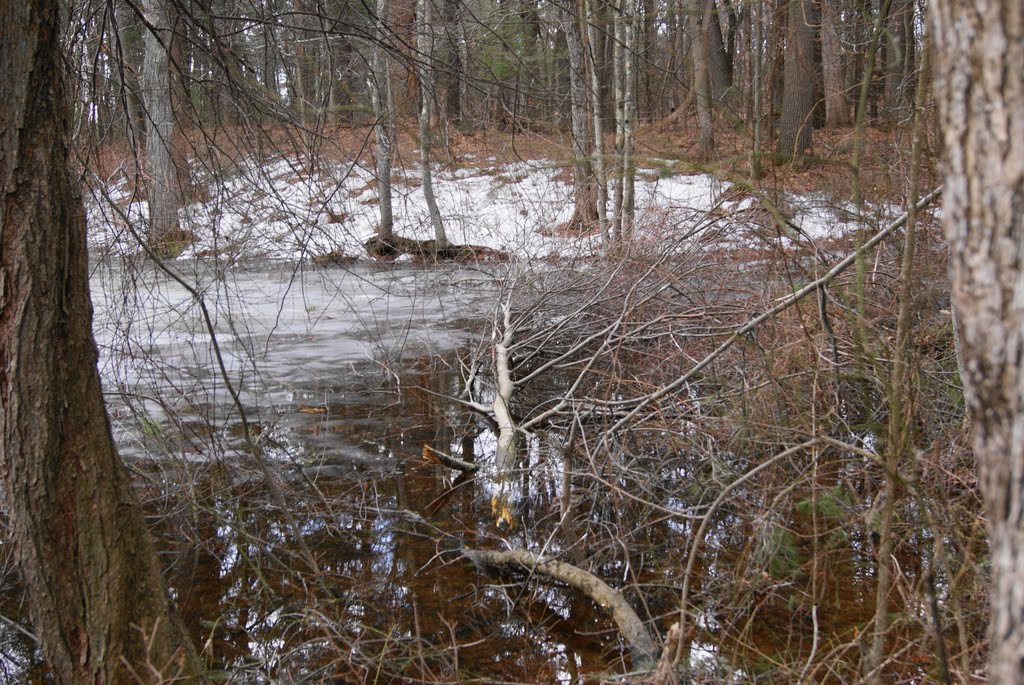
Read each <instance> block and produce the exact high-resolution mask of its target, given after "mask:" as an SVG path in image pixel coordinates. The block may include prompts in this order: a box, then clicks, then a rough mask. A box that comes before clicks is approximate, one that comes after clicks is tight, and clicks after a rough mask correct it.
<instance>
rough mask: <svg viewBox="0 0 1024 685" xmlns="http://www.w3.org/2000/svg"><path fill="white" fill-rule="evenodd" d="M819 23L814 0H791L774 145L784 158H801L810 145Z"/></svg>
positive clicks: (780, 156) (777, 152)
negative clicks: (779, 111) (815, 54)
mask: <svg viewBox="0 0 1024 685" xmlns="http://www.w3.org/2000/svg"><path fill="white" fill-rule="evenodd" d="M816 25H817V22H816V21H815V18H814V15H813V3H812V0H789V16H788V18H787V30H786V63H785V72H784V81H783V86H782V89H783V93H782V115H781V116H780V118H779V140H778V144H777V146H776V148H775V152H776V154H777V155H778V156H779V158H780V159H782V160H790V159H794V158H796V157H799V156H801V155H802V154H803V153H804V152H806V151H807V150H808V149H809V148H810V147H811V129H812V124H813V122H812V121H811V113H812V112H813V110H814V80H815V68H814V40H815V30H816V28H815V27H816Z"/></svg>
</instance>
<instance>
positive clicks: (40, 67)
mask: <svg viewBox="0 0 1024 685" xmlns="http://www.w3.org/2000/svg"><path fill="white" fill-rule="evenodd" d="M57 8H58V3H57V1H56V0H34V1H32V2H25V1H19V2H4V3H0V43H2V44H3V46H4V49H3V50H2V51H0V182H2V183H3V198H2V202H0V405H2V407H3V419H2V433H3V438H2V441H0V476H2V480H3V488H4V505H5V507H6V509H7V515H8V517H9V530H10V533H11V535H12V537H13V539H14V542H15V545H16V549H17V559H18V566H19V568H20V570H21V575H22V577H23V579H24V582H25V585H26V586H27V588H28V593H29V597H30V601H31V614H32V622H33V624H34V626H35V630H36V634H37V636H38V637H39V639H40V641H41V643H42V648H43V653H44V655H45V657H46V659H47V661H48V662H49V664H50V665H51V667H52V669H53V672H54V674H55V677H56V680H57V681H58V682H61V683H76V684H78V683H135V682H142V683H155V682H158V681H160V682H171V681H172V680H174V679H175V678H178V679H180V680H174V682H198V681H200V680H201V678H200V677H198V676H197V675H196V674H198V673H199V672H200V671H199V668H198V662H197V659H196V656H195V653H194V651H193V649H192V646H191V645H190V644H189V642H188V640H187V638H186V637H185V636H184V633H183V631H182V629H181V628H180V624H179V622H178V621H177V620H175V619H174V618H173V614H172V612H171V609H170V606H169V603H168V600H167V595H166V592H165V590H164V585H163V582H162V580H161V577H160V572H159V567H158V565H157V558H156V553H155V551H154V548H153V545H152V542H151V541H150V539H149V533H148V531H147V530H146V527H145V525H144V521H143V517H142V513H141V511H140V509H139V506H138V504H137V503H136V501H135V498H134V496H133V494H132V491H131V487H130V484H129V482H128V478H127V474H126V472H125V469H124V466H123V465H122V464H121V462H120V461H119V459H118V456H117V453H116V452H115V450H114V446H113V442H112V440H111V435H110V425H109V423H108V421H107V416H106V413H105V411H104V407H103V397H102V395H101V392H100V382H99V375H98V373H97V370H96V344H95V343H94V341H93V338H92V332H91V319H92V307H91V305H90V301H89V292H88V281H87V272H86V267H87V264H86V252H85V214H84V210H83V207H82V202H81V199H80V197H79V195H78V192H77V190H75V187H74V186H73V185H72V182H71V178H70V175H69V172H68V166H67V157H68V148H67V134H66V131H67V124H68V112H67V108H66V104H65V101H64V93H63V88H62V86H61V80H62V65H61V60H60V42H59V37H58V27H59V23H58V16H57V12H58V9H57Z"/></svg>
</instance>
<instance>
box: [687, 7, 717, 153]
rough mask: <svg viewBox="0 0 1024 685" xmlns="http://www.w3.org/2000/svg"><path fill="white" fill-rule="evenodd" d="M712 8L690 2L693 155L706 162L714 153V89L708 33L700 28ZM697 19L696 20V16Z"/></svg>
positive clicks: (707, 18) (708, 17)
mask: <svg viewBox="0 0 1024 685" xmlns="http://www.w3.org/2000/svg"><path fill="white" fill-rule="evenodd" d="M712 7H713V5H709V4H708V3H707V2H705V3H704V5H703V9H701V5H700V0H693V11H694V17H693V18H692V19H691V22H692V26H693V28H692V29H691V35H692V36H693V48H694V49H693V53H694V57H693V59H694V74H693V81H694V84H693V86H694V91H695V94H696V97H697V156H698V157H699V158H700V159H710V158H711V157H712V156H713V155H714V154H715V129H714V117H713V113H712V112H713V106H714V103H713V100H714V89H713V88H712V86H711V65H710V61H711V53H710V50H709V49H708V33H709V32H708V31H705V30H704V29H703V28H702V27H703V26H704V25H705V24H706V23H708V22H710V21H711V18H712V16H713V15H712V14H711V9H712ZM698 16H699V17H701V18H700V20H698V19H697V17H698Z"/></svg>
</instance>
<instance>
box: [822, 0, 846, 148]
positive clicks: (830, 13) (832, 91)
mask: <svg viewBox="0 0 1024 685" xmlns="http://www.w3.org/2000/svg"><path fill="white" fill-rule="evenodd" d="M839 10H840V7H838V6H837V5H836V3H834V2H832V1H831V0H826V2H822V3H821V71H822V84H823V86H824V91H825V92H824V97H825V126H827V127H829V128H837V127H841V126H850V125H851V124H853V115H852V113H851V110H850V98H849V96H848V95H847V93H848V92H849V83H848V82H847V76H846V75H847V71H846V55H845V53H844V51H843V43H842V40H841V38H840V31H841V30H842V21H841V20H840V18H839Z"/></svg>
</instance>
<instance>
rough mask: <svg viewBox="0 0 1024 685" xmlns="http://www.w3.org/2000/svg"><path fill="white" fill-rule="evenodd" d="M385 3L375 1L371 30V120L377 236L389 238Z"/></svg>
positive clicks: (390, 124)
mask: <svg viewBox="0 0 1024 685" xmlns="http://www.w3.org/2000/svg"><path fill="white" fill-rule="evenodd" d="M388 12H389V5H388V0H377V21H376V25H375V30H374V36H375V39H376V42H375V43H374V46H373V83H371V84H370V97H371V99H372V101H373V116H374V120H375V121H376V124H375V125H374V133H375V134H376V138H377V197H378V199H379V200H380V224H379V225H378V226H377V235H378V236H379V237H381V238H384V239H387V238H390V237H391V235H392V233H393V232H394V226H395V219H394V212H393V210H392V202H391V160H392V158H393V156H394V146H395V123H394V110H393V108H392V101H391V74H390V65H389V64H388V53H387V50H386V49H385V47H384V45H385V40H386V39H387V34H386V27H387V21H388V16H389V14H388Z"/></svg>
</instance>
